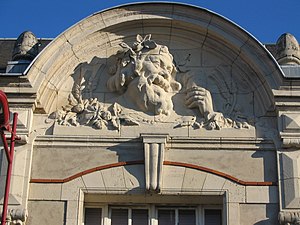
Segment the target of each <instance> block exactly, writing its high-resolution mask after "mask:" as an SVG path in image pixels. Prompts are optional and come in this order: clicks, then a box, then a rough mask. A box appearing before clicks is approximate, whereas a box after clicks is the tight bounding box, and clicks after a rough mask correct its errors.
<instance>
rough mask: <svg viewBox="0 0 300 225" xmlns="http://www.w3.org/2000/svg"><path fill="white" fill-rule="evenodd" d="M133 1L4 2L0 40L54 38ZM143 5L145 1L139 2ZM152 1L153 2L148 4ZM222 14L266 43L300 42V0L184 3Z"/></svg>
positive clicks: (0, 10)
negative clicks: (28, 34)
mask: <svg viewBox="0 0 300 225" xmlns="http://www.w3.org/2000/svg"><path fill="white" fill-rule="evenodd" d="M131 2H137V1H132V0H126V1H124V0H47V1H45V0H25V1H24V0H0V38H16V37H18V35H19V34H20V33H22V32H23V31H25V30H31V31H32V32H33V33H35V35H36V36H37V37H39V38H40V37H42V38H53V37H56V36H57V35H58V34H60V33H61V32H63V31H64V30H66V29H67V28H68V27H70V26H72V25H73V24H75V23H76V22H78V21H80V20H82V19H83V18H85V17H87V16H89V15H90V14H92V13H94V12H98V11H101V10H103V9H106V8H110V7H113V6H117V5H120V4H125V3H131ZM138 2H143V1H138ZM148 2H149V1H148ZM174 2H182V3H186V4H193V5H196V6H199V7H203V8H206V9H209V10H211V11H214V12H216V13H218V14H221V15H223V16H225V17H227V18H228V19H230V20H232V21H233V22H235V23H236V24H238V25H240V26H241V27H243V28H244V29H246V30H247V31H248V32H250V33H251V34H252V35H253V36H255V37H256V38H257V39H258V40H260V41H261V42H263V43H275V42H276V41H277V39H278V37H279V36H280V35H281V34H282V33H285V32H289V33H292V34H293V35H294V36H295V37H296V38H297V39H298V41H300V18H299V17H300V13H299V12H300V0H286V1H283V0H182V1H174Z"/></svg>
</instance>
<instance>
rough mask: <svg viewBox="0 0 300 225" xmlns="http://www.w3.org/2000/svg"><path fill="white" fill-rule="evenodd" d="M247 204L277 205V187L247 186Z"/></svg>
mask: <svg viewBox="0 0 300 225" xmlns="http://www.w3.org/2000/svg"><path fill="white" fill-rule="evenodd" d="M246 202H247V203H278V187H275V186H269V187H268V186H259V187H256V186H247V187H246Z"/></svg>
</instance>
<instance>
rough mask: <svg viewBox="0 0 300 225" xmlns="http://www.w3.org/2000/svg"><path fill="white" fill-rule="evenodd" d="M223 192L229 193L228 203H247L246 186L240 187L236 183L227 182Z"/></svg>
mask: <svg viewBox="0 0 300 225" xmlns="http://www.w3.org/2000/svg"><path fill="white" fill-rule="evenodd" d="M222 191H226V192H227V199H226V201H227V202H228V203H244V202H245V199H246V197H245V186H243V185H239V184H237V183H235V182H232V181H229V180H225V183H224V185H223V187H222Z"/></svg>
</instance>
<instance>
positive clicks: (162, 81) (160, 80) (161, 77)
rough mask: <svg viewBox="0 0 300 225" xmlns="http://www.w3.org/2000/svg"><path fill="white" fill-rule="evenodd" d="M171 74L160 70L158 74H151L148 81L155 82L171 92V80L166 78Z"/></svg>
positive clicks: (149, 82)
mask: <svg viewBox="0 0 300 225" xmlns="http://www.w3.org/2000/svg"><path fill="white" fill-rule="evenodd" d="M169 76H170V75H168V74H166V73H165V72H160V73H158V74H151V75H150V76H149V77H148V79H147V81H148V84H149V85H151V84H155V85H157V86H159V87H161V88H162V89H164V90H165V91H166V92H170V91H171V86H170V83H169V81H168V80H167V79H166V77H169Z"/></svg>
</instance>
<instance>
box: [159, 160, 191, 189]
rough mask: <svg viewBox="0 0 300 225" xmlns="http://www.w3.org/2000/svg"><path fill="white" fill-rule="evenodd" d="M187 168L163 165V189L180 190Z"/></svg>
mask: <svg viewBox="0 0 300 225" xmlns="http://www.w3.org/2000/svg"><path fill="white" fill-rule="evenodd" d="M184 175H185V168H183V167H174V166H163V178H162V189H163V190H172V191H178V192H180V191H181V189H182V186H183V181H184Z"/></svg>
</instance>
